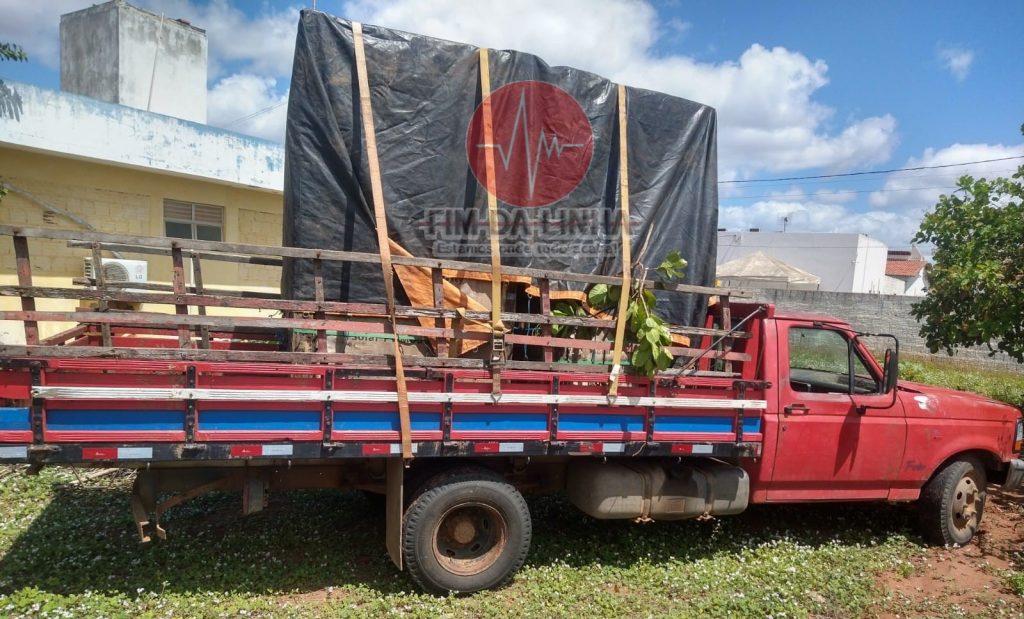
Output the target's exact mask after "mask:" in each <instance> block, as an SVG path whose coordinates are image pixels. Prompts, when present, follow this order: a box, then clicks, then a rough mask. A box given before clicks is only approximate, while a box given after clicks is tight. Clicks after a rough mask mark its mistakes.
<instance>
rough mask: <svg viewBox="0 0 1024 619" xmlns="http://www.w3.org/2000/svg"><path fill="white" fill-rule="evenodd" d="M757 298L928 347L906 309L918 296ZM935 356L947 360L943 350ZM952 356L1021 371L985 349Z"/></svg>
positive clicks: (917, 350)
mask: <svg viewBox="0 0 1024 619" xmlns="http://www.w3.org/2000/svg"><path fill="white" fill-rule="evenodd" d="M755 293H756V294H757V298H758V300H761V301H766V302H769V303H774V304H775V305H776V307H778V308H780V309H781V310H791V311H801V312H813V313H816V314H825V315H828V316H834V317H836V318H842V319H843V320H846V321H848V322H849V323H850V324H851V325H853V328H854V329H857V330H858V331H863V332H868V333H891V334H892V335H895V336H896V337H897V338H899V340H900V350H901V351H905V352H909V353H913V354H918V355H928V354H931V353H930V352H929V351H928V347H927V346H925V343H924V340H923V339H922V338H921V336H920V335H919V334H918V330H919V329H920V325H919V323H918V322H917V319H915V318H914V317H913V316H912V315H911V313H910V308H911V306H912V305H913V304H914V303H917V302H918V301H920V299H919V298H915V297H908V296H903V295H888V294H852V293H842V292H825V291H799V290H756V291H755ZM937 356H939V357H942V358H945V359H948V358H949V357H948V356H947V355H946V354H945V353H939V354H938V355H937ZM954 359H957V360H961V361H966V362H970V363H972V364H976V363H981V364H986V365H992V366H993V367H998V368H999V369H1009V370H1013V371H1018V372H1024V365H1021V364H1019V363H1017V362H1016V361H1014V360H1013V359H1010V358H1009V357H1007V356H1006V355H1003V354H1001V353H1000V354H998V355H996V356H994V357H990V356H989V354H988V348H986V347H979V348H971V349H965V350H958V351H957V353H956V355H955V356H954Z"/></svg>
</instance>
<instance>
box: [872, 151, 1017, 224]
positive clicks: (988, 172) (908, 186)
mask: <svg viewBox="0 0 1024 619" xmlns="http://www.w3.org/2000/svg"><path fill="white" fill-rule="evenodd" d="M1021 155H1024V144H1018V145H1010V146H1004V145H1002V144H953V145H952V146H947V147H946V148H941V149H938V150H936V149H934V148H928V149H925V151H924V152H923V153H922V154H921V156H920V157H911V158H910V159H907V161H906V163H905V164H903V165H902V166H901V167H904V168H916V167H929V166H941V165H950V164H958V163H965V162H969V161H984V160H988V159H1002V158H1004V157H1016V156H1021ZM1021 161H1022V160H1020V159H1017V160H1009V161H993V162H990V163H978V164H973V165H966V166H960V165H957V166H953V167H948V168H939V169H930V170H918V171H910V172H894V173H892V174H889V175H888V176H887V177H886V180H885V184H884V185H883V186H882V190H883V191H876V192H874V193H872V194H870V196H869V202H870V203H871V206H873V207H875V208H878V209H891V210H897V211H900V212H919V213H923V212H924V211H926V210H928V209H930V208H931V207H932V206H935V203H936V202H937V201H938V199H939V195H941V194H943V193H945V194H948V193H950V192H951V191H953V190H954V189H956V180H957V179H958V178H959V177H960V176H962V175H964V174H969V175H971V176H975V177H980V176H984V177H987V178H994V177H997V176H1009V175H1010V174H1012V173H1013V170H1015V169H1016V167H1017V166H1018V165H1020V164H1021Z"/></svg>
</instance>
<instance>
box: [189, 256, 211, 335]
mask: <svg viewBox="0 0 1024 619" xmlns="http://www.w3.org/2000/svg"><path fill="white" fill-rule="evenodd" d="M189 260H191V261H192V284H193V285H194V286H195V290H196V294H199V295H201V294H203V265H202V258H201V257H200V256H199V255H198V254H193V255H191V256H190V257H189ZM186 297H187V295H186ZM185 302H186V303H187V302H188V301H187V299H186V301H185ZM196 311H197V312H198V313H199V315H200V316H205V315H206V306H205V305H200V306H198V307H197V308H196ZM199 347H200V348H209V347H210V328H209V327H207V326H201V327H199Z"/></svg>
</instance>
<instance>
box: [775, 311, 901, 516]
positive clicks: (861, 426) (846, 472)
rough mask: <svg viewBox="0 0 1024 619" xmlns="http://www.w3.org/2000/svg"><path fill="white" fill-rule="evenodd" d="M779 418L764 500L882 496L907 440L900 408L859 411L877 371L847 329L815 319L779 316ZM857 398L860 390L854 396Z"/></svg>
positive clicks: (876, 384) (874, 386)
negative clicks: (852, 343) (851, 377)
mask: <svg viewBox="0 0 1024 619" xmlns="http://www.w3.org/2000/svg"><path fill="white" fill-rule="evenodd" d="M777 324H778V342H779V345H778V354H779V364H778V367H779V389H778V394H779V400H780V401H779V407H778V414H779V424H778V428H779V429H778V437H777V441H776V451H775V463H774V466H773V467H772V474H771V483H770V484H769V486H768V494H767V499H768V500H769V501H799V500H844V499H849V500H854V499H884V498H886V496H887V494H888V491H889V487H890V486H891V484H892V482H893V481H894V480H895V479H896V477H897V475H898V473H899V470H900V464H901V462H902V459H903V450H904V447H905V444H906V439H907V426H906V420H905V418H904V415H903V407H902V405H901V404H900V403H899V401H898V400H897V402H896V404H895V405H893V406H892V407H891V408H886V409H869V410H867V411H864V412H858V410H857V408H856V406H855V404H854V399H853V397H852V395H851V388H850V380H849V375H850V367H851V366H852V367H853V373H854V381H853V393H854V394H858V395H859V394H871V393H879V392H881V373H880V372H878V371H877V368H876V365H875V364H873V363H869V362H867V361H866V359H865V358H864V352H863V351H862V350H860V348H859V347H858V346H856V345H855V346H854V347H853V351H852V352H853V354H852V355H851V354H850V352H851V351H850V347H849V342H850V339H849V338H850V335H849V334H847V333H845V332H843V331H839V330H836V329H834V328H832V329H830V328H828V326H827V325H822V324H821V323H813V324H812V323H806V322H790V321H783V320H780V321H779V322H778V323H777ZM859 397H865V396H860V395H859Z"/></svg>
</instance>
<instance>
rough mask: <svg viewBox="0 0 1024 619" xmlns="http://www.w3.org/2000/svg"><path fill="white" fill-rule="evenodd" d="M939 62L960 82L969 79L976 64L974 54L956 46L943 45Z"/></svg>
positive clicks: (940, 49) (939, 52)
mask: <svg viewBox="0 0 1024 619" xmlns="http://www.w3.org/2000/svg"><path fill="white" fill-rule="evenodd" d="M938 56H939V62H941V63H942V66H943V67H945V69H946V70H947V71H949V72H950V74H952V75H953V77H955V78H956V80H957V81H958V82H962V81H964V80H965V79H967V75H968V74H969V73H970V72H971V64H973V63H974V52H973V51H971V50H969V49H965V48H963V47H958V46H955V45H942V46H940V47H939V50H938Z"/></svg>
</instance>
